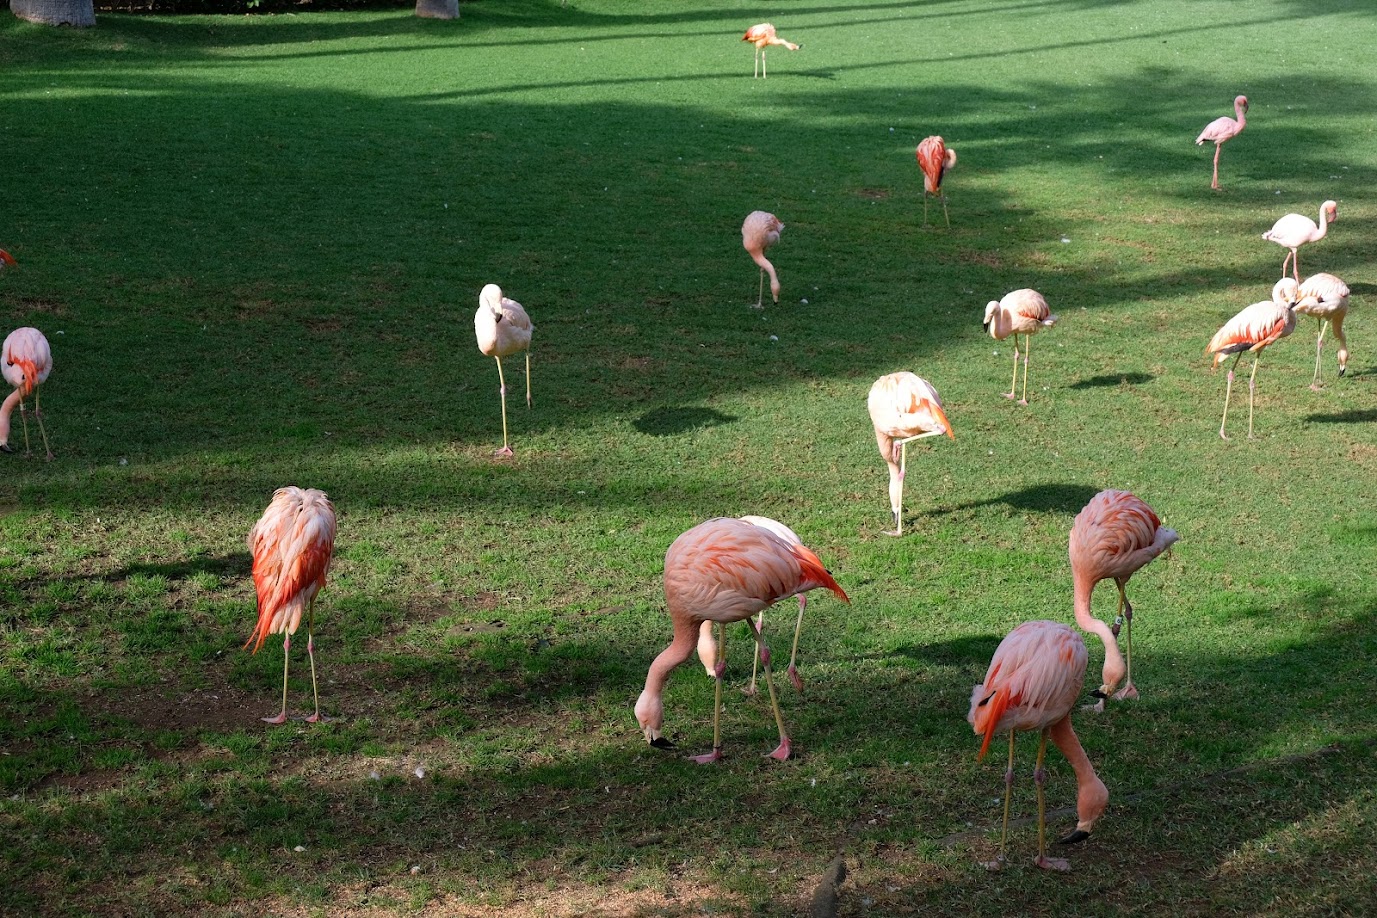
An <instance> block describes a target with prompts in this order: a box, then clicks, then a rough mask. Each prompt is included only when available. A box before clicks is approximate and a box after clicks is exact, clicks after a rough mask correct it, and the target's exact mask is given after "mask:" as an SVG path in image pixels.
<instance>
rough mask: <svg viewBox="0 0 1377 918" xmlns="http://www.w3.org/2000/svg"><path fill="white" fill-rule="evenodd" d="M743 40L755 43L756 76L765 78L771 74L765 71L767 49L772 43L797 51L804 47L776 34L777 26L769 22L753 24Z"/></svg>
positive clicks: (742, 37)
mask: <svg viewBox="0 0 1377 918" xmlns="http://www.w3.org/2000/svg"><path fill="white" fill-rule="evenodd" d="M741 40H742V41H748V42H750V43H751V44H753V45H755V65H756V66H755V76H757V77H759V78H760V79H765V77H767V76H768V75H769V74H767V73H766V72H765V49H766V48H768V47H770V45H783V46H784V47H786V48H788V49H789V50H790V51H797V50H798V49H799V48H802V47H803V45H796V44H794V43H793V42H791V41H785V40H784V39H782V38H780V37H779V36H778V35H776V34H775V27H774V26H773V25H771V24H770V23H768V22H762V23H760V24H759V25H753V26H751V27H750V28H749V29H747V30H746V34H745V35H742V36H741Z"/></svg>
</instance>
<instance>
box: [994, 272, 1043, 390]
mask: <svg viewBox="0 0 1377 918" xmlns="http://www.w3.org/2000/svg"><path fill="white" fill-rule="evenodd" d="M1056 324H1057V317H1056V316H1054V315H1052V310H1051V309H1049V308H1048V306H1047V300H1045V299H1043V296H1042V294H1041V293H1038V292H1037V291H1036V290H1033V289H1030V288H1027V287H1025V288H1023V289H1022V290H1015V291H1013V292H1011V293H1006V294H1004V296H1003V298H1001V299H999V300H998V301H996V300H991V301H990V302H989V303H988V304H987V305H986V306H985V330H986V331H988V332H989V333H990V337H991V338H993V339H995V340H996V341H1003V340H1004V339H1005V338H1007V337H1009V336H1010V335H1013V337H1014V377H1013V381H1012V382H1010V383H1009V391H1008V392H1007V393H1006V394H1005V395H1004V397H1005V398H1013V397H1014V387H1015V386H1016V385H1017V384H1018V355H1019V351H1018V336H1019V335H1023V342H1024V343H1023V397H1022V398H1021V399H1019V402H1018V403H1019V404H1020V405H1026V404H1028V351H1029V350H1031V348H1032V346H1033V338H1032V336H1033V335H1034V334H1036V333H1037V332H1040V331H1042V330H1043V329H1044V328H1051V327H1052V326H1053V325H1056Z"/></svg>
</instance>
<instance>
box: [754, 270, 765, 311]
mask: <svg viewBox="0 0 1377 918" xmlns="http://www.w3.org/2000/svg"><path fill="white" fill-rule="evenodd" d="M755 308H756V309H764V308H765V269H764V268H761V269H760V288H759V289H758V290H757V291H756V293H755Z"/></svg>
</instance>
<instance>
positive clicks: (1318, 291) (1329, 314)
mask: <svg viewBox="0 0 1377 918" xmlns="http://www.w3.org/2000/svg"><path fill="white" fill-rule="evenodd" d="M1300 297H1301V301H1300V302H1299V303H1298V304H1297V305H1296V312H1303V313H1305V314H1306V315H1308V316H1314V317H1315V321H1316V322H1317V323H1319V327H1320V336H1319V337H1318V338H1317V339H1315V375H1314V377H1313V378H1312V379H1311V380H1310V388H1311V389H1314V390H1315V391H1316V392H1318V391H1319V390H1320V354H1321V353H1322V351H1323V349H1324V328H1325V325H1328V326H1329V327H1330V328H1332V329H1334V337H1335V338H1338V339H1339V375H1340V376H1343V375H1344V373H1346V372H1347V371H1348V339H1347V338H1345V337H1344V318H1345V317H1346V316H1347V315H1348V284H1345V283H1344V282H1343V281H1341V280H1339V278H1337V277H1335V276H1334V275H1332V274H1323V273H1321V274H1312V275H1310V276H1309V277H1307V278H1306V279H1305V281H1304V282H1303V283H1302V284H1301V285H1300Z"/></svg>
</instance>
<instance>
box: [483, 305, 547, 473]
mask: <svg viewBox="0 0 1377 918" xmlns="http://www.w3.org/2000/svg"><path fill="white" fill-rule="evenodd" d="M473 331H474V334H475V335H476V336H477V338H478V350H480V351H482V352H483V354H485V355H486V356H488V357H493V358H496V360H497V381H498V392H499V393H500V394H501V396H502V448H501V449H499V450H496V451H495V452H494V453H493V455H494V456H506V457H510V456H511V455H512V448H511V446H509V445H508V444H507V378H506V377H505V376H503V375H502V358H503V357H508V356H511V355H512V354H519V353H520V352H522V351H525V352H526V407H527V408H530V407H531V332H533V331H535V326H534V325H532V324H531V317H530V316H528V315H526V310H525V309H522V308H521V304H520V303H518V302H517V301H516V300H510V299H508V298H507V297H505V296H503V295H502V288H501V287H499V286H497V285H496V284H488V285H486V286H485V287H484V288H483V290H482V292H480V293H479V294H478V311H477V312H476V313H474V315H473Z"/></svg>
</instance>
